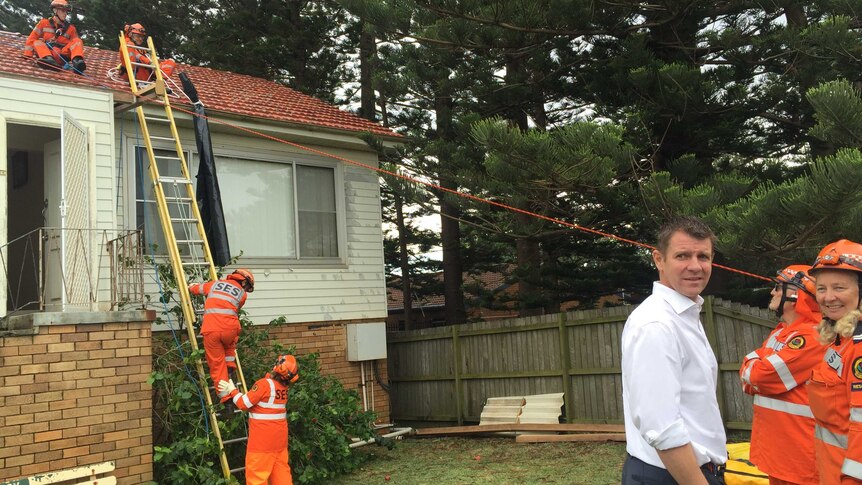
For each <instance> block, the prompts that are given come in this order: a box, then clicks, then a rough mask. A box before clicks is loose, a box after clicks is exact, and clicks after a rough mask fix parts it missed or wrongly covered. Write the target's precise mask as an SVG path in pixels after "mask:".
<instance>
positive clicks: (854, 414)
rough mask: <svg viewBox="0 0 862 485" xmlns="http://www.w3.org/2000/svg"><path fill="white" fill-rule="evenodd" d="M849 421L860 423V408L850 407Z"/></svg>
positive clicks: (861, 416) (861, 419)
mask: <svg viewBox="0 0 862 485" xmlns="http://www.w3.org/2000/svg"><path fill="white" fill-rule="evenodd" d="M850 421H853V422H854V423H862V408H850Z"/></svg>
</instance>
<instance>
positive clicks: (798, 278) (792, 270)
mask: <svg viewBox="0 0 862 485" xmlns="http://www.w3.org/2000/svg"><path fill="white" fill-rule="evenodd" d="M810 271H811V266H808V265H807V264H791V265H790V266H788V267H786V268H784V269H782V270H781V271H779V272H778V273H777V274H776V275H775V277H774V278H772V281H774V282H776V283H778V284H787V285H791V286H794V287H796V289H798V290H802V291H804V292H806V293H808V294H809V295H811V296H814V294H815V293H816V292H817V284H816V283H815V281H814V278H812V277H811V276H809V272H810Z"/></svg>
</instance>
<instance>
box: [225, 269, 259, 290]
mask: <svg viewBox="0 0 862 485" xmlns="http://www.w3.org/2000/svg"><path fill="white" fill-rule="evenodd" d="M227 279H229V280H234V281H236V282H237V283H239V284H240V285H242V286H243V288H245V291H247V292H249V293H251V292H253V291H254V275H253V274H251V271H249V270H247V269H238V270H236V271H234V272H233V273H231V274H229V275H228V276H227Z"/></svg>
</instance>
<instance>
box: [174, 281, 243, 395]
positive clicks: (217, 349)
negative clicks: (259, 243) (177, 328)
mask: <svg viewBox="0 0 862 485" xmlns="http://www.w3.org/2000/svg"><path fill="white" fill-rule="evenodd" d="M253 291H254V275H252V274H251V271H249V270H247V269H238V270H236V271H234V272H233V273H231V274H229V275H228V276H227V277H226V278H224V279H221V280H217V281H209V282H207V283H194V284H191V285H189V293H191V294H192V295H203V296H205V297H206V301H205V302H204V315H203V325H202V326H201V335H203V337H204V350H205V351H206V359H207V365H208V366H209V368H210V377H212V381H213V384H217V383H218V382H219V381H227V380H229V376H228V368H230V369H232V370H233V371H236V343H237V341H238V340H239V333H240V330H241V326H240V323H239V309H240V308H242V306H243V305H244V304H245V300H246V298H247V296H248V295H247V294H248V293H251V292H253ZM218 397H219V400H220V401H221V402H222V403H224V402H227V401H228V400H230V396H228V393H226V392H225V393H223V392H219V394H218Z"/></svg>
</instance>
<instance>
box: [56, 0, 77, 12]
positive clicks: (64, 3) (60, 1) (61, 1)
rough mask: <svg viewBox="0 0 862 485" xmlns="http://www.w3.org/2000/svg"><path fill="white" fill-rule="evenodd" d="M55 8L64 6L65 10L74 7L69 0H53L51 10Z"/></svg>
mask: <svg viewBox="0 0 862 485" xmlns="http://www.w3.org/2000/svg"><path fill="white" fill-rule="evenodd" d="M55 8H62V9H63V10H65V11H67V12H68V11H69V10H72V7H70V6H69V2H67V1H66V0H51V10H53V9H55Z"/></svg>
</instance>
